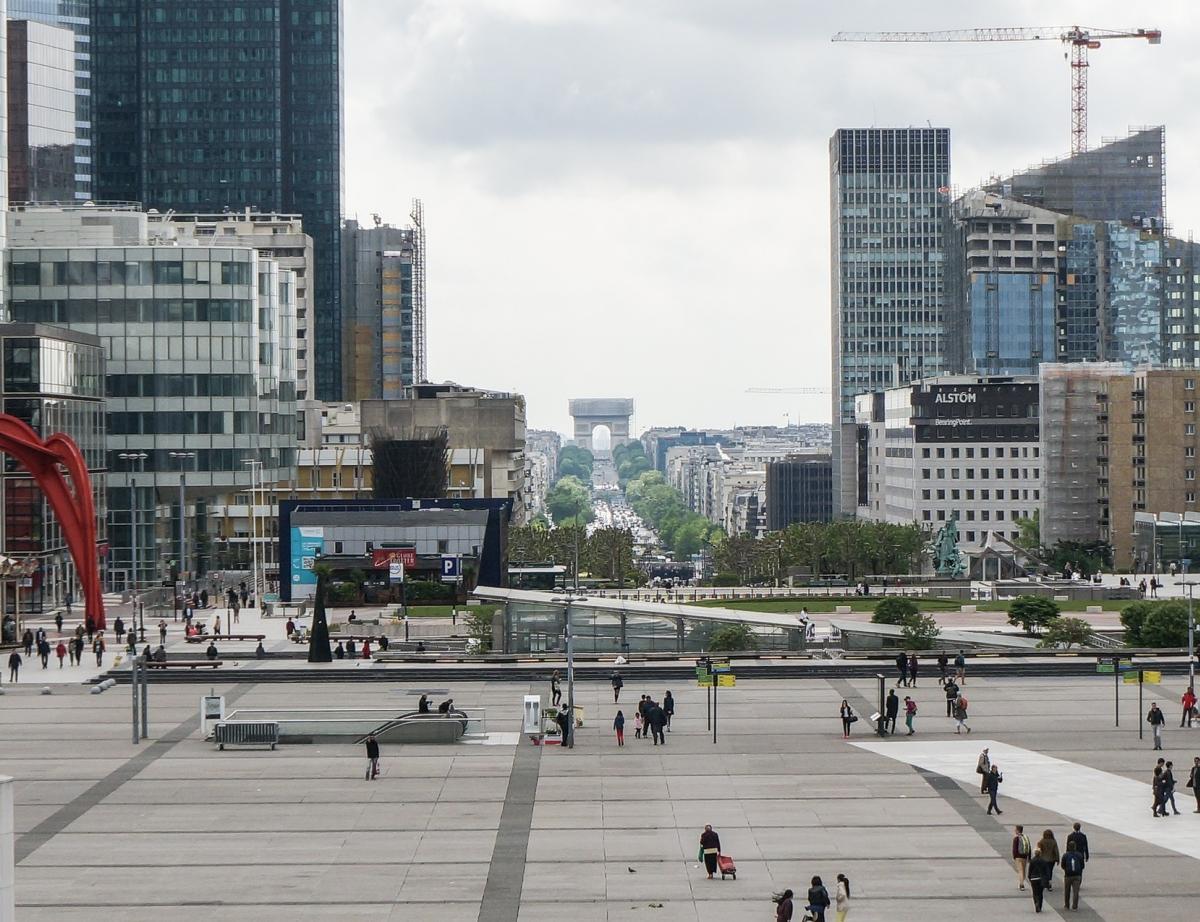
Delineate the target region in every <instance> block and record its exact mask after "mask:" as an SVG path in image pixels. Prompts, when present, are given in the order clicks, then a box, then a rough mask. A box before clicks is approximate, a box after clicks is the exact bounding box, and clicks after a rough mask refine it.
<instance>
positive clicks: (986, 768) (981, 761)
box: [975, 746, 992, 794]
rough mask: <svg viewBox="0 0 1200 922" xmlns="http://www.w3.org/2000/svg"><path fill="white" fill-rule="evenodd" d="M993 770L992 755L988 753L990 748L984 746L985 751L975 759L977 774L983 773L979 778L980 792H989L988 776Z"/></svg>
mask: <svg viewBox="0 0 1200 922" xmlns="http://www.w3.org/2000/svg"><path fill="white" fill-rule="evenodd" d="M991 770H992V757H991V756H990V755H988V749H987V747H986V746H984V747H983V752H981V753H979V758H978V759H976V760H975V774H977V775H981V776H982V777H981V778H980V779H979V793H980V794H986V793H987V776H988V772H990V771H991Z"/></svg>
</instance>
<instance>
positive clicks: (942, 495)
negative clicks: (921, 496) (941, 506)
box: [937, 490, 946, 499]
mask: <svg viewBox="0 0 1200 922" xmlns="http://www.w3.org/2000/svg"><path fill="white" fill-rule="evenodd" d="M937 498H938V499H945V498H946V491H945V490H938V491H937Z"/></svg>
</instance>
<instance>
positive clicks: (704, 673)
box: [696, 666, 712, 680]
mask: <svg viewBox="0 0 1200 922" xmlns="http://www.w3.org/2000/svg"><path fill="white" fill-rule="evenodd" d="M711 675H712V673H711V672H709V671H708V670H707V669H705V668H704V667H703V666H697V667H696V678H697V679H698V680H699V679H707V678H708V677H709V676H711Z"/></svg>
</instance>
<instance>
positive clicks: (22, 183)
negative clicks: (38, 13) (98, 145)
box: [8, 19, 75, 202]
mask: <svg viewBox="0 0 1200 922" xmlns="http://www.w3.org/2000/svg"><path fill="white" fill-rule="evenodd" d="M8 198H9V201H12V202H73V201H74V200H75V35H74V33H73V32H71V30H70V29H63V28H60V27H58V26H51V25H47V24H46V23H43V22H31V21H29V20H27V19H12V20H9V22H8Z"/></svg>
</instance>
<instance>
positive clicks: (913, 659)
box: [908, 653, 917, 688]
mask: <svg viewBox="0 0 1200 922" xmlns="http://www.w3.org/2000/svg"><path fill="white" fill-rule="evenodd" d="M908 684H909V686H910V687H911V688H916V687H917V654H915V653H914V654H913V655H912V656H910V657H909V658H908Z"/></svg>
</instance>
